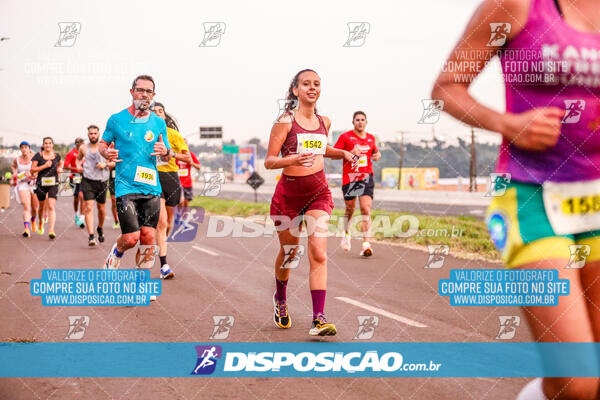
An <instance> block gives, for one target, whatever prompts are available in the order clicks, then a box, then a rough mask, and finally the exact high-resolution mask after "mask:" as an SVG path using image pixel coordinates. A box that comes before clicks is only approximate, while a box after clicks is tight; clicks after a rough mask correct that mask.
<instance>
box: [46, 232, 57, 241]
mask: <svg viewBox="0 0 600 400" xmlns="http://www.w3.org/2000/svg"><path fill="white" fill-rule="evenodd" d="M48 237H49V238H50V239H52V240H54V239H56V233H54V232H48Z"/></svg>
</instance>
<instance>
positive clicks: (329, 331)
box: [308, 314, 337, 336]
mask: <svg viewBox="0 0 600 400" xmlns="http://www.w3.org/2000/svg"><path fill="white" fill-rule="evenodd" d="M336 333H337V331H336V330H335V325H334V324H331V323H329V322H327V319H325V316H324V315H323V314H319V315H317V318H315V319H313V322H312V328H310V330H309V331H308V334H309V335H310V336H335V334H336Z"/></svg>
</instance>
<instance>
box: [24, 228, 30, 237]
mask: <svg viewBox="0 0 600 400" xmlns="http://www.w3.org/2000/svg"><path fill="white" fill-rule="evenodd" d="M30 236H31V232H30V231H29V228H25V230H24V231H23V237H27V238H28V237H30Z"/></svg>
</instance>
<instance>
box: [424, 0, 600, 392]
mask: <svg viewBox="0 0 600 400" xmlns="http://www.w3.org/2000/svg"><path fill="white" fill-rule="evenodd" d="M598 10H599V8H598V2H597V1H595V0H577V1H574V2H571V1H567V0H524V1H496V0H485V1H484V2H483V3H482V4H481V5H480V7H479V8H478V9H477V11H476V12H475V14H474V15H473V17H472V18H471V21H470V22H469V23H468V25H467V27H466V30H465V32H464V33H463V36H462V37H461V39H460V40H459V41H458V44H457V45H456V48H455V49H454V50H453V51H452V52H451V53H450V57H449V59H448V61H447V63H446V65H445V68H444V69H443V71H442V73H441V74H440V76H439V77H438V79H437V82H436V83H435V86H434V90H433V93H432V98H433V99H441V100H444V102H445V103H444V110H445V111H447V112H448V113H450V114H451V115H453V116H454V117H456V118H458V119H460V120H461V121H463V122H465V123H467V124H470V125H472V126H475V127H478V128H484V129H488V130H491V131H496V132H499V133H501V134H502V139H503V141H502V145H501V147H500V154H499V157H498V163H497V170H496V172H497V173H498V174H500V176H501V179H496V180H495V182H493V183H492V185H491V187H490V192H489V193H490V194H491V195H492V196H494V197H493V199H492V202H491V205H490V207H489V209H488V214H487V218H486V222H487V224H488V228H489V231H490V236H491V239H492V241H493V242H494V244H495V245H496V247H497V249H498V251H499V252H500V254H501V256H502V260H503V261H504V263H505V264H506V266H507V267H509V268H524V269H525V268H526V269H556V270H557V271H558V274H559V277H560V278H561V279H568V280H569V281H570V286H569V289H570V291H569V295H566V296H560V300H559V302H558V305H557V306H546V307H544V306H538V307H524V312H523V315H525V316H526V317H527V319H528V321H529V325H530V327H531V330H532V333H533V339H534V340H535V341H541V342H595V341H597V340H598V338H600V323H599V321H600V307H599V306H598V305H600V135H599V134H600V132H598V128H599V126H600V101H599V100H600V96H599V95H600V61H599V60H600V57H599V54H600V28H599V27H600V13H599V12H598ZM497 54H499V55H500V61H501V64H502V71H503V78H504V81H505V85H506V112H498V111H495V110H493V109H491V108H489V107H487V106H484V105H483V104H482V103H480V102H478V101H477V100H476V99H475V98H474V97H472V96H471V95H470V93H469V91H468V89H469V85H470V83H471V82H472V80H473V79H474V78H475V77H476V76H477V75H478V74H479V73H480V72H481V70H482V69H483V67H484V66H485V65H486V63H487V62H488V61H489V60H490V59H491V58H492V57H494V56H495V55H497ZM459 67H460V68H459ZM565 267H566V268H565ZM572 356H573V357H574V358H576V357H577V355H575V354H573V355H572ZM544 360H545V361H546V362H553V358H552V357H550V356H548V355H547V354H546V355H544ZM599 361H600V360H599ZM555 362H556V363H560V362H561V359H559V358H556V359H555ZM598 387H599V381H598V378H596V377H594V378H561V377H554V378H544V379H543V381H542V380H541V379H536V380H533V381H531V382H530V383H529V384H528V385H527V386H525V388H524V389H523V390H522V391H521V393H520V394H519V396H518V399H519V400H528V399H545V398H548V399H559V398H560V399H567V398H569V399H593V398H597V397H596V396H598Z"/></svg>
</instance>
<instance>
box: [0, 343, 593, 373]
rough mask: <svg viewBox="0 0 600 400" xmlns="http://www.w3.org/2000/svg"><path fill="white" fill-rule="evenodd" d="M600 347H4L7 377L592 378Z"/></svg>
mask: <svg viewBox="0 0 600 400" xmlns="http://www.w3.org/2000/svg"><path fill="white" fill-rule="evenodd" d="M599 359H600V344H598V343H328V342H313V343H240V342H236V343H233V342H208V343H1V344H0V360H2V362H1V363H0V376H2V377H203V376H205V377H261V376H264V377H273V376H278V377H300V376H310V377H358V376H360V377H535V376H540V377H553V376H567V377H590V376H600V375H599V373H598V372H599V370H598V360H599Z"/></svg>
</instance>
